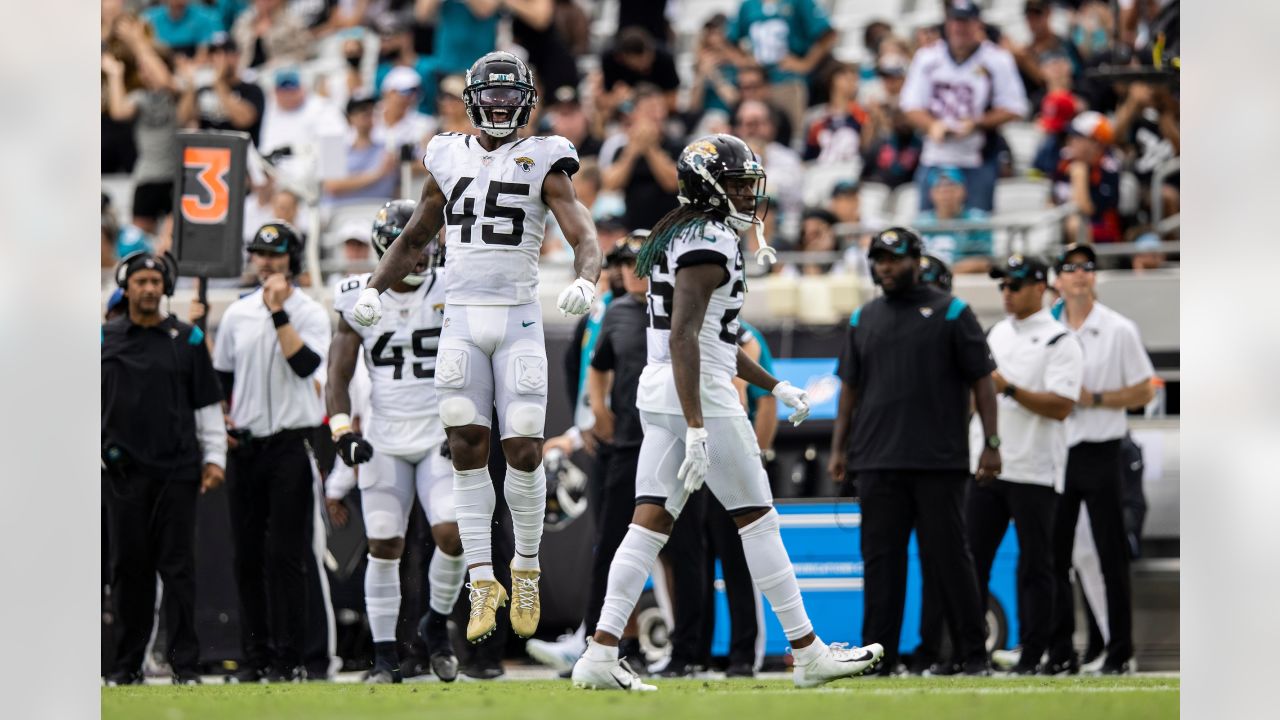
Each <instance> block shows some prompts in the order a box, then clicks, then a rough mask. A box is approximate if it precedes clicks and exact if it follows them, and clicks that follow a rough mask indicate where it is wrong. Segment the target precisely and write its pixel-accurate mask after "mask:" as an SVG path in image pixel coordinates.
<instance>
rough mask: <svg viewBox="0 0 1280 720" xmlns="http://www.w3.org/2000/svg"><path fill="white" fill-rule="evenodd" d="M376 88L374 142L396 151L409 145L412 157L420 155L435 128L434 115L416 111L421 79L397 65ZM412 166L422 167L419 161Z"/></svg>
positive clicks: (415, 72) (409, 69)
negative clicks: (377, 91)
mask: <svg viewBox="0 0 1280 720" xmlns="http://www.w3.org/2000/svg"><path fill="white" fill-rule="evenodd" d="M378 90H379V94H380V99H379V101H378V106H377V107H376V108H375V109H374V112H373V132H372V138H373V140H374V142H378V143H381V144H382V145H384V146H385V147H386V148H387V149H388V150H390V151H392V152H395V153H399V152H400V150H401V148H404V147H406V146H408V147H411V148H413V154H414V156H416V157H421V156H422V154H423V153H424V152H425V149H426V146H427V141H428V140H430V139H431V136H432V135H434V134H435V130H436V121H435V118H432V117H430V116H428V115H423V114H422V113H420V112H418V107H417V106H418V96H419V94H420V93H421V91H422V78H421V77H420V76H419V75H418V72H417V71H416V70H414V69H412V68H407V67H404V66H397V67H394V68H392V69H391V71H390V72H388V73H387V76H386V77H384V78H383V79H382V84H381V85H380V86H379V88H378ZM415 166H417V167H422V163H415ZM423 171H424V172H425V168H423Z"/></svg>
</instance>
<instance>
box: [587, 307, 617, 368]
mask: <svg viewBox="0 0 1280 720" xmlns="http://www.w3.org/2000/svg"><path fill="white" fill-rule="evenodd" d="M611 315H612V316H613V317H614V318H616V317H617V313H610V312H608V311H605V314H604V321H603V322H601V323H600V334H599V335H597V336H596V346H595V348H594V349H593V350H592V351H591V367H593V368H595V369H596V370H603V371H606V372H607V371H609V370H612V369H614V368H615V367H617V357H616V356H615V355H614V353H613V340H612V338H611V337H610V336H611V335H612V334H613V328H614V326H615V325H617V323H616V322H610V321H609V318H610V316H611Z"/></svg>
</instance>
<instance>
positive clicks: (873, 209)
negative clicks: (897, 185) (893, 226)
mask: <svg viewBox="0 0 1280 720" xmlns="http://www.w3.org/2000/svg"><path fill="white" fill-rule="evenodd" d="M892 193H893V190H891V189H890V188H889V186H888V185H885V184H884V183H878V182H865V183H862V184H861V185H859V186H858V200H859V201H860V202H861V205H862V211H863V214H864V215H868V216H870V217H872V218H883V217H886V216H887V215H888V214H889V208H888V205H889V195H890V194H892Z"/></svg>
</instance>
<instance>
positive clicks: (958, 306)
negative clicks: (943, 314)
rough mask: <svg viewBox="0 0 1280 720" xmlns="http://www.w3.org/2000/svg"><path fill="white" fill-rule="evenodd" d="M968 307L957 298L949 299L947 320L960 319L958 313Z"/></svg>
mask: <svg viewBox="0 0 1280 720" xmlns="http://www.w3.org/2000/svg"><path fill="white" fill-rule="evenodd" d="M967 307H969V304H968V303H966V302H965V301H963V300H961V299H960V298H958V297H953V298H951V304H950V305H948V306H947V318H946V319H947V320H955V319H956V318H958V317H960V313H962V312H964V309H965V308H967Z"/></svg>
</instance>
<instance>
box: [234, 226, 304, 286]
mask: <svg viewBox="0 0 1280 720" xmlns="http://www.w3.org/2000/svg"><path fill="white" fill-rule="evenodd" d="M305 245H306V240H305V239H304V238H303V235H302V233H300V232H298V229H297V228H295V227H294V226H293V225H291V224H289V223H288V222H286V221H284V220H272V221H270V222H268V223H265V224H264V225H263V226H262V227H260V228H258V232H256V233H254V234H253V240H250V241H249V244H248V246H246V247H245V250H248V251H249V252H253V251H255V250H257V251H260V252H269V253H287V254H288V255H289V273H290V274H292V275H293V276H295V277H297V276H298V275H301V274H302V250H303V248H304V247H305Z"/></svg>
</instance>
